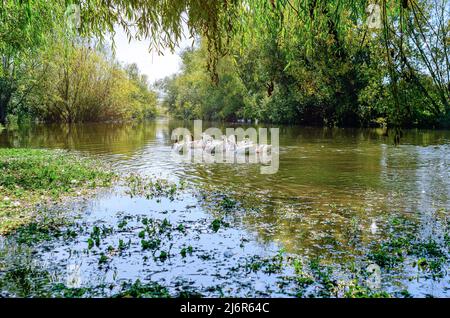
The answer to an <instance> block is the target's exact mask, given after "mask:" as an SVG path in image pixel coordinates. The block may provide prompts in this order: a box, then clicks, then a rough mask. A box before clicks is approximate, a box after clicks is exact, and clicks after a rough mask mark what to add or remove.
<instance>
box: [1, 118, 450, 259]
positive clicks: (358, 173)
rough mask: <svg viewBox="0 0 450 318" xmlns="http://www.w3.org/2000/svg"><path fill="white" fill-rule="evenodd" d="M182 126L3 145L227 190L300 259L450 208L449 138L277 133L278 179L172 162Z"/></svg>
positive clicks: (38, 137)
mask: <svg viewBox="0 0 450 318" xmlns="http://www.w3.org/2000/svg"><path fill="white" fill-rule="evenodd" d="M208 125H209V126H208ZM213 125H214V126H216V127H219V128H221V129H222V130H223V131H224V132H225V125H224V124H214V123H209V124H205V123H204V127H203V128H204V129H206V128H208V127H210V126H213ZM180 126H186V127H188V128H190V129H192V127H193V124H192V123H185V122H180V121H172V120H167V119H160V120H155V121H150V122H145V123H128V124H83V125H72V126H67V125H51V126H44V125H37V126H34V127H31V128H28V129H26V130H19V131H3V132H2V133H0V145H1V146H5V147H39V148H63V149H72V150H76V151H81V152H84V153H88V154H90V155H95V156H99V157H101V158H104V159H106V160H108V161H109V162H111V163H112V165H113V166H114V167H115V168H116V169H117V170H119V171H121V172H131V171H138V172H140V173H143V174H148V175H157V176H163V177H167V178H169V179H177V178H183V179H187V180H189V181H191V182H193V183H196V184H198V185H199V186H205V185H213V186H214V187H220V188H226V189H227V190H229V191H231V192H234V193H235V194H236V195H238V196H241V197H242V199H243V200H247V201H249V202H255V204H256V202H257V204H258V207H259V208H260V209H259V210H258V213H254V214H249V215H244V216H242V219H243V222H242V223H243V227H246V228H248V229H250V230H252V231H253V230H255V231H257V232H258V234H259V237H260V239H261V240H262V241H280V242H282V243H283V244H284V245H285V246H286V248H287V249H288V250H289V251H291V252H298V253H300V252H305V251H306V252H316V253H317V252H320V253H328V252H330V251H332V250H335V249H333V248H330V246H336V245H344V246H345V245H348V244H347V242H348V237H347V236H348V232H349V229H350V227H351V224H352V222H357V223H358V226H359V228H360V229H361V230H362V231H363V232H365V233H366V234H365V235H363V240H366V241H370V240H373V238H374V237H376V236H377V235H380V233H382V232H383V222H384V220H385V218H386V216H389V215H392V214H396V213H400V214H406V215H410V216H411V217H418V218H419V219H420V217H421V216H422V215H426V214H427V213H432V212H433V211H435V210H437V209H439V208H445V209H449V208H450V201H449V198H450V168H449V167H450V131H419V130H409V131H405V134H404V137H403V140H402V145H401V146H399V147H394V146H393V145H392V141H391V140H390V139H389V137H385V136H384V135H383V131H381V130H377V129H327V128H304V127H281V128H280V169H279V172H278V173H277V174H275V175H261V174H260V173H259V166H257V165H229V164H211V165H207V164H193V163H178V162H176V161H175V160H174V159H173V158H172V156H171V144H172V143H171V140H170V135H171V131H172V130H173V129H174V128H176V127H180ZM236 126H237V125H236ZM268 128H270V127H268ZM355 220H356V221H355ZM374 224H375V225H376V229H377V230H376V231H373V228H374Z"/></svg>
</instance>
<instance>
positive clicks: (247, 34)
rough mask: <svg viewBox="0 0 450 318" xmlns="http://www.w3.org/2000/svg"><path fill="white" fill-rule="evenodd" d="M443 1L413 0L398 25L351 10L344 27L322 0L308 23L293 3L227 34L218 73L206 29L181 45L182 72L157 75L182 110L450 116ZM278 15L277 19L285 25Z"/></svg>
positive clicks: (230, 117)
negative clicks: (382, 24) (358, 17)
mask: <svg viewBox="0 0 450 318" xmlns="http://www.w3.org/2000/svg"><path fill="white" fill-rule="evenodd" d="M448 4H449V3H448V2H447V1H420V2H417V3H416V2H415V3H414V6H411V7H408V11H407V10H406V9H403V11H402V12H401V15H400V14H397V15H393V16H392V17H389V21H390V20H391V19H392V21H393V22H392V23H393V24H394V25H397V26H398V29H397V30H394V29H388V31H387V32H390V33H387V34H385V33H386V32H385V30H383V29H368V28H367V27H366V23H365V21H354V22H352V20H351V18H350V16H351V15H350V12H349V13H348V14H349V15H348V21H346V25H350V26H352V27H349V28H347V29H343V28H341V27H340V26H338V25H336V24H334V23H333V20H332V18H331V15H330V14H328V13H327V11H326V10H325V9H324V10H323V11H316V12H315V16H314V22H315V23H316V24H317V25H316V26H314V27H312V28H311V27H310V26H309V25H305V22H304V21H307V20H308V19H312V18H311V17H309V16H305V17H303V14H305V15H307V13H302V12H294V11H293V9H292V8H289V7H287V8H285V9H283V10H284V11H283V13H284V15H281V16H280V15H277V16H276V17H274V19H273V21H274V22H273V25H275V26H272V25H271V24H261V23H260V22H259V21H258V20H257V19H258V18H257V17H255V18H254V20H255V22H254V25H252V28H251V29H246V30H243V31H242V38H243V39H244V40H243V41H242V40H237V41H236V40H235V41H233V42H230V43H229V47H227V50H228V51H227V53H228V54H227V55H225V56H223V57H222V58H221V59H220V60H219V62H218V64H217V67H216V70H215V71H216V73H215V74H211V65H210V64H209V62H210V61H209V60H208V56H209V49H210V45H208V40H207V39H204V38H202V39H201V40H200V41H199V43H197V45H196V46H195V48H189V49H187V50H185V51H184V53H183V54H182V63H183V65H182V70H181V72H180V73H179V74H178V75H176V76H172V77H170V78H166V79H165V80H164V81H161V82H160V83H159V85H160V86H161V87H162V88H163V90H164V91H165V97H164V105H165V107H166V108H167V110H168V113H169V114H171V115H173V116H175V117H178V118H186V119H194V118H203V119H210V120H224V121H236V120H238V119H251V120H255V119H258V120H259V121H263V122H273V123H292V124H305V125H326V126H375V125H376V126H380V125H387V126H389V125H393V126H421V127H439V126H449V125H450V81H449V80H450V77H449V68H450V64H449V58H450V48H449V45H450V22H449V15H450V12H449V10H448V9H449V6H448ZM299 15H300V17H299ZM343 15H344V13H343ZM344 16H345V15H344ZM249 19H250V18H249ZM265 19H266V20H267V19H270V17H269V18H267V17H266V18H265ZM276 19H283V28H278V27H276V25H277V23H278V24H279V22H277V21H278V20H276ZM396 19H397V20H396ZM399 19H401V20H399ZM403 19H405V20H403ZM406 19H407V20H406ZM396 21H397V22H396ZM399 23H402V25H400V24H399ZM308 28H310V29H308ZM305 30H309V31H308V33H305ZM338 30H339V32H338ZM282 32H284V33H282ZM238 38H239V37H238ZM311 38H314V41H315V42H314V45H313V48H312V49H311ZM386 50H388V52H389V54H388V55H386V54H385V52H386ZM211 75H213V76H212V77H213V78H212V79H211Z"/></svg>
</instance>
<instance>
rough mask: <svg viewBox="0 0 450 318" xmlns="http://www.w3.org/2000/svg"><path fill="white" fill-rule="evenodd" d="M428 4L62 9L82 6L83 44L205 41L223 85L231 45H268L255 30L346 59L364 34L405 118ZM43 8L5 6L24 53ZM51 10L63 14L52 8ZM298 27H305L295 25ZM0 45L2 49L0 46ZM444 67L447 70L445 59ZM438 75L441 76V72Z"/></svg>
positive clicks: (176, 0) (155, 1) (219, 2)
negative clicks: (376, 16)
mask: <svg viewBox="0 0 450 318" xmlns="http://www.w3.org/2000/svg"><path fill="white" fill-rule="evenodd" d="M436 1H444V2H443V3H444V5H443V6H444V12H443V14H442V17H443V18H444V19H445V18H446V17H447V18H448V8H447V5H446V0H434V2H436ZM429 2H433V0H423V1H420V0H402V1H398V0H370V1H369V0H214V1H209V0H208V1H207V0H82V1H81V0H74V1H69V0H67V1H64V2H63V3H62V5H63V6H64V5H65V6H67V5H71V4H75V5H77V6H79V8H80V17H81V24H80V28H79V32H80V34H81V35H82V36H85V37H92V36H94V37H98V38H100V39H104V38H106V37H108V36H112V35H113V34H114V32H115V30H116V27H117V26H120V27H122V28H123V29H124V30H125V31H126V33H127V34H128V37H129V38H130V39H131V38H133V37H134V38H137V39H142V38H149V39H150V40H151V49H154V50H156V51H157V52H161V51H162V48H170V49H172V50H173V49H175V47H176V46H177V44H178V43H179V42H180V40H181V39H182V38H183V37H184V36H191V37H194V36H196V35H200V36H202V37H203V38H205V39H207V43H208V44H207V45H208V53H209V54H208V55H209V58H208V63H207V66H208V69H209V71H210V74H211V75H212V79H213V81H217V80H218V77H217V74H216V71H215V70H216V66H217V61H218V59H219V58H220V57H221V56H223V55H225V54H227V50H228V47H229V44H230V41H231V40H233V39H236V38H238V39H239V40H240V41H241V45H243V46H245V45H246V44H248V43H251V41H250V40H249V39H252V38H253V37H256V38H257V40H261V41H264V40H265V37H264V32H254V28H259V29H265V30H267V31H270V32H268V33H270V34H272V35H273V34H275V36H276V38H277V42H278V43H280V44H282V43H283V42H288V41H289V39H292V38H296V37H297V38H302V39H303V40H304V41H302V43H305V51H306V53H307V54H314V47H315V43H316V42H317V41H331V42H333V43H334V44H335V45H333V47H334V48H335V49H336V56H339V54H341V53H342V52H343V50H342V45H345V43H348V41H342V39H343V38H344V37H346V36H348V35H349V34H351V33H352V32H349V31H351V30H355V31H354V32H362V33H363V36H362V39H363V40H362V41H361V42H362V43H360V45H363V44H364V41H366V40H369V39H370V38H371V37H372V33H376V34H377V36H378V37H379V38H380V39H382V41H383V43H384V45H383V47H382V49H383V53H384V56H385V59H386V64H387V65H388V67H389V70H390V71H389V74H390V76H389V83H390V85H391V89H392V94H393V95H394V96H395V100H396V111H395V113H401V101H400V98H399V95H400V93H399V88H398V85H399V81H400V80H401V78H400V73H399V67H398V64H399V62H398V60H399V59H400V60H401V59H402V56H403V57H405V58H406V59H408V58H409V56H408V55H407V54H406V53H405V52H406V51H405V50H404V49H403V48H405V47H406V45H407V44H408V43H410V42H411V40H412V39H413V38H412V37H414V36H417V37H418V40H416V48H419V47H422V45H423V43H421V41H424V42H426V43H429V40H428V39H426V38H425V40H424V39H423V37H422V35H424V34H425V31H423V32H420V33H419V34H417V33H416V34H415V35H414V33H411V32H409V34H410V35H412V37H411V36H410V37H409V38H408V37H407V36H406V35H407V34H408V33H407V26H408V23H409V22H410V21H411V19H415V20H414V21H415V24H414V25H419V24H420V25H422V26H423V28H424V29H425V28H427V26H425V25H424V24H423V23H424V22H423V21H422V22H421V23H420V21H419V20H420V19H419V18H417V17H415V16H417V15H420V11H418V8H423V7H424V6H425V7H426V5H427V4H428V3H429ZM46 3H47V1H45V0H28V1H21V0H2V7H1V13H0V19H1V22H0V25H1V26H3V25H4V24H5V23H4V20H5V17H6V21H7V22H6V24H7V25H8V17H9V16H11V14H10V13H9V12H10V10H11V8H12V9H13V11H12V12H16V14H17V15H18V17H19V20H20V21H23V22H21V23H18V24H17V27H18V29H19V30H20V32H26V33H27V34H28V35H29V36H28V37H27V38H28V39H30V40H31V41H29V42H24V44H23V46H22V45H21V46H20V47H19V48H22V49H23V48H24V47H28V46H32V45H33V44H34V39H38V38H39V36H40V35H41V34H43V33H45V31H46V29H47V27H48V23H47V22H48V19H47V18H45V15H44V18H42V19H43V20H42V21H39V20H37V19H38V18H37V16H40V15H39V14H37V12H39V10H41V9H40V7H45V6H47V7H48V6H50V5H48V4H46ZM56 3H60V2H56ZM51 5H52V6H56V7H57V6H58V5H55V4H54V2H53V1H52V4H51ZM369 5H372V8H373V5H376V6H377V8H379V13H380V18H381V20H382V27H381V28H380V30H370V29H369V28H368V27H367V23H365V22H366V21H367V19H368V18H373V10H372V12H370V11H369V12H368V10H367V9H368V7H369ZM20 18H23V19H20ZM293 20H296V21H300V22H301V23H295V24H292V23H290V22H291V21H293ZM56 21H57V20H56ZM447 23H448V22H445V21H444V22H442V21H441V22H440V24H445V28H443V27H442V26H441V32H440V34H441V36H440V37H438V38H439V41H441V42H442V41H444V42H443V43H444V44H443V45H441V47H442V49H441V50H440V51H441V52H445V54H447V52H448V50H447V46H448V40H447V37H448V33H447V31H446V30H447V26H446V25H447ZM292 26H295V28H293V27H292ZM7 30H8V28H7ZM442 30H444V31H442ZM184 32H187V34H184ZM3 36H4V34H3V33H2V37H3ZM18 38H20V35H19V36H18ZM442 39H443V40H442ZM253 40H254V38H253ZM9 42H10V40H9V39H6V40H5V39H3V38H0V43H7V44H8V43H9ZM350 42H351V41H350ZM0 45H1V46H0V47H3V44H0ZM433 52H434V51H433V49H431V50H428V51H426V52H425V51H424V52H422V53H421V54H420V56H419V57H414V58H420V59H422V60H425V59H428V60H431V62H432V63H427V65H428V66H430V65H431V67H432V68H433V67H435V66H436V65H437V64H439V63H437V60H436V57H437V55H436V54H435V55H434V56H433V54H434V53H433ZM287 53H288V54H289V52H287ZM447 56H448V55H447ZM410 61H411V59H410ZM401 63H403V64H405V62H401ZM401 63H400V64H401ZM446 63H447V66H448V59H447V62H446ZM288 64H289V63H288ZM286 67H288V65H286ZM411 69H412V67H411ZM410 73H414V72H410ZM433 74H434V75H436V76H440V75H441V72H438V73H437V72H433ZM437 81H438V82H439V83H440V84H439V86H440V87H442V89H444V93H440V95H441V98H439V100H440V103H445V97H446V96H447V93H448V92H446V91H445V87H446V86H448V76H447V79H446V80H445V79H444V78H443V77H442V76H441V77H438V78H437ZM445 81H447V82H445ZM0 119H1V118H0ZM392 122H393V123H394V125H397V124H398V120H393V121H392Z"/></svg>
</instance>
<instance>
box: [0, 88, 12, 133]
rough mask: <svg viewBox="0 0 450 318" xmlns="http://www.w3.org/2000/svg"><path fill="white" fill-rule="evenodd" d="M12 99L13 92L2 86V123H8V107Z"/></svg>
mask: <svg viewBox="0 0 450 318" xmlns="http://www.w3.org/2000/svg"><path fill="white" fill-rule="evenodd" d="M10 99H11V92H10V91H9V90H4V89H1V88H0V124H5V123H6V110H7V109H6V108H7V106H8V104H9V100H10Z"/></svg>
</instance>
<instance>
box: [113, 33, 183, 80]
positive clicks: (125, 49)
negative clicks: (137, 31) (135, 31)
mask: <svg viewBox="0 0 450 318" xmlns="http://www.w3.org/2000/svg"><path fill="white" fill-rule="evenodd" d="M114 39H115V42H116V58H117V60H118V61H120V62H122V63H127V64H131V63H136V64H137V65H138V67H139V70H140V71H141V72H142V73H143V74H146V75H147V76H148V80H149V83H150V84H152V83H153V82H154V81H155V80H158V79H161V78H164V77H166V76H169V75H172V74H174V73H176V72H178V70H179V69H180V63H181V58H180V56H179V55H178V54H177V53H179V52H180V51H181V49H183V48H185V47H187V46H190V45H191V44H192V40H189V39H185V40H183V41H182V42H181V43H180V48H179V49H177V52H176V53H175V54H172V53H170V50H165V51H164V56H160V55H158V53H156V52H151V53H150V52H149V50H148V48H149V43H150V41H149V40H143V41H136V40H132V41H131V42H130V43H129V42H128V38H127V36H126V34H125V32H124V31H123V30H122V29H121V28H117V30H116V36H115V37H114Z"/></svg>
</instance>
